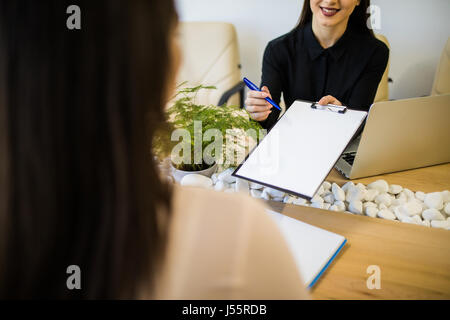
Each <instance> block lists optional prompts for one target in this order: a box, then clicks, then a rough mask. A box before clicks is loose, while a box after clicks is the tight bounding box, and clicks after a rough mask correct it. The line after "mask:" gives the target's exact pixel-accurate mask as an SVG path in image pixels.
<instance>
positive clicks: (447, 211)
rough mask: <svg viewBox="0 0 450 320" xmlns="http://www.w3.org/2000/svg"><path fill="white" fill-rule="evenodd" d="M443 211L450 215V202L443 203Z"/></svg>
mask: <svg viewBox="0 0 450 320" xmlns="http://www.w3.org/2000/svg"><path fill="white" fill-rule="evenodd" d="M444 212H445V213H446V214H447V215H449V216H450V202H449V203H447V204H446V205H445V208H444Z"/></svg>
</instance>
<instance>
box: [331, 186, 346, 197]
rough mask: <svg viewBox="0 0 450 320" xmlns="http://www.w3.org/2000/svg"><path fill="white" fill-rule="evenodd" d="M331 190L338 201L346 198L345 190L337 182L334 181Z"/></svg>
mask: <svg viewBox="0 0 450 320" xmlns="http://www.w3.org/2000/svg"><path fill="white" fill-rule="evenodd" d="M331 191H332V192H333V196H334V198H335V199H336V200H337V201H344V200H345V192H344V190H342V189H341V187H339V186H338V185H337V184H336V183H334V182H333V184H332V185H331Z"/></svg>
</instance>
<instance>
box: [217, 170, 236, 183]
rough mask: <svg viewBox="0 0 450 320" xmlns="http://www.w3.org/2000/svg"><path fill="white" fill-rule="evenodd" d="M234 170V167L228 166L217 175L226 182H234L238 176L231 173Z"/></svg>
mask: <svg viewBox="0 0 450 320" xmlns="http://www.w3.org/2000/svg"><path fill="white" fill-rule="evenodd" d="M233 172H234V169H233V168H228V169H226V170H224V171H222V172H221V173H219V175H218V176H217V179H219V180H221V181H223V182H226V183H233V182H236V177H233V176H232V175H231V174H232V173H233Z"/></svg>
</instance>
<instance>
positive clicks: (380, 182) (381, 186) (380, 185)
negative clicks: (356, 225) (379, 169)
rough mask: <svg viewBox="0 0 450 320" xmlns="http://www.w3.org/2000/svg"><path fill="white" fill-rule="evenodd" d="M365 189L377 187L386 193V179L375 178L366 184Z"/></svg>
mask: <svg viewBox="0 0 450 320" xmlns="http://www.w3.org/2000/svg"><path fill="white" fill-rule="evenodd" d="M367 189H377V190H378V191H379V192H380V193H386V192H388V190H389V185H388V183H387V182H386V180H377V181H374V182H372V183H370V184H368V185H367Z"/></svg>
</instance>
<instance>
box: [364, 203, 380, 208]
mask: <svg viewBox="0 0 450 320" xmlns="http://www.w3.org/2000/svg"><path fill="white" fill-rule="evenodd" d="M367 207H373V208H377V207H378V206H377V204H376V203H375V202H372V201H368V202H363V208H367Z"/></svg>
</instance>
